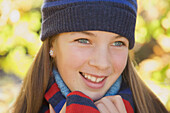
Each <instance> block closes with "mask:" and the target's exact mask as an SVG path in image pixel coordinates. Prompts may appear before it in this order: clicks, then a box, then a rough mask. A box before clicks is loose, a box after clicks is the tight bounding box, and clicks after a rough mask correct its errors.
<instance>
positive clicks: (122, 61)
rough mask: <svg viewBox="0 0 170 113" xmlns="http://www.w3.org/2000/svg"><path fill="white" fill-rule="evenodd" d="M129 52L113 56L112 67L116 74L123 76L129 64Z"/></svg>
mask: <svg viewBox="0 0 170 113" xmlns="http://www.w3.org/2000/svg"><path fill="white" fill-rule="evenodd" d="M127 57H128V52H126V51H125V52H123V51H122V52H117V53H114V54H112V58H111V59H112V61H111V62H112V67H113V70H114V72H118V71H119V73H120V74H121V73H122V72H123V70H124V68H125V66H126V63H127Z"/></svg>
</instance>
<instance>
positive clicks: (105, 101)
mask: <svg viewBox="0 0 170 113" xmlns="http://www.w3.org/2000/svg"><path fill="white" fill-rule="evenodd" d="M101 102H102V103H103V104H104V105H105V106H106V108H107V110H108V111H109V113H119V112H118V110H117V108H116V106H115V105H114V103H113V102H112V101H111V100H110V99H109V98H107V97H104V98H102V99H101Z"/></svg>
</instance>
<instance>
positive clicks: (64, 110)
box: [60, 103, 66, 113]
mask: <svg viewBox="0 0 170 113" xmlns="http://www.w3.org/2000/svg"><path fill="white" fill-rule="evenodd" d="M60 113H66V103H65V104H64V106H63V107H62V109H61V111H60Z"/></svg>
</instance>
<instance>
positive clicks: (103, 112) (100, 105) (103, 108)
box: [96, 102, 109, 113]
mask: <svg viewBox="0 0 170 113" xmlns="http://www.w3.org/2000/svg"><path fill="white" fill-rule="evenodd" d="M96 107H97V108H98V110H99V111H100V113H109V111H108V110H107V108H106V106H105V105H104V104H103V103H100V102H98V103H97V104H96Z"/></svg>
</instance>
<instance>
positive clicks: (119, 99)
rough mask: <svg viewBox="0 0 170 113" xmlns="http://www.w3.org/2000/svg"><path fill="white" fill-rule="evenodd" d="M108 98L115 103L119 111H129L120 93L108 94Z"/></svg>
mask: <svg viewBox="0 0 170 113" xmlns="http://www.w3.org/2000/svg"><path fill="white" fill-rule="evenodd" d="M108 98H109V99H110V100H111V101H112V102H113V103H114V105H115V107H116V108H117V110H118V111H119V113H127V111H126V108H125V105H124V103H123V100H122V97H121V96H120V95H115V96H108Z"/></svg>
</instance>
